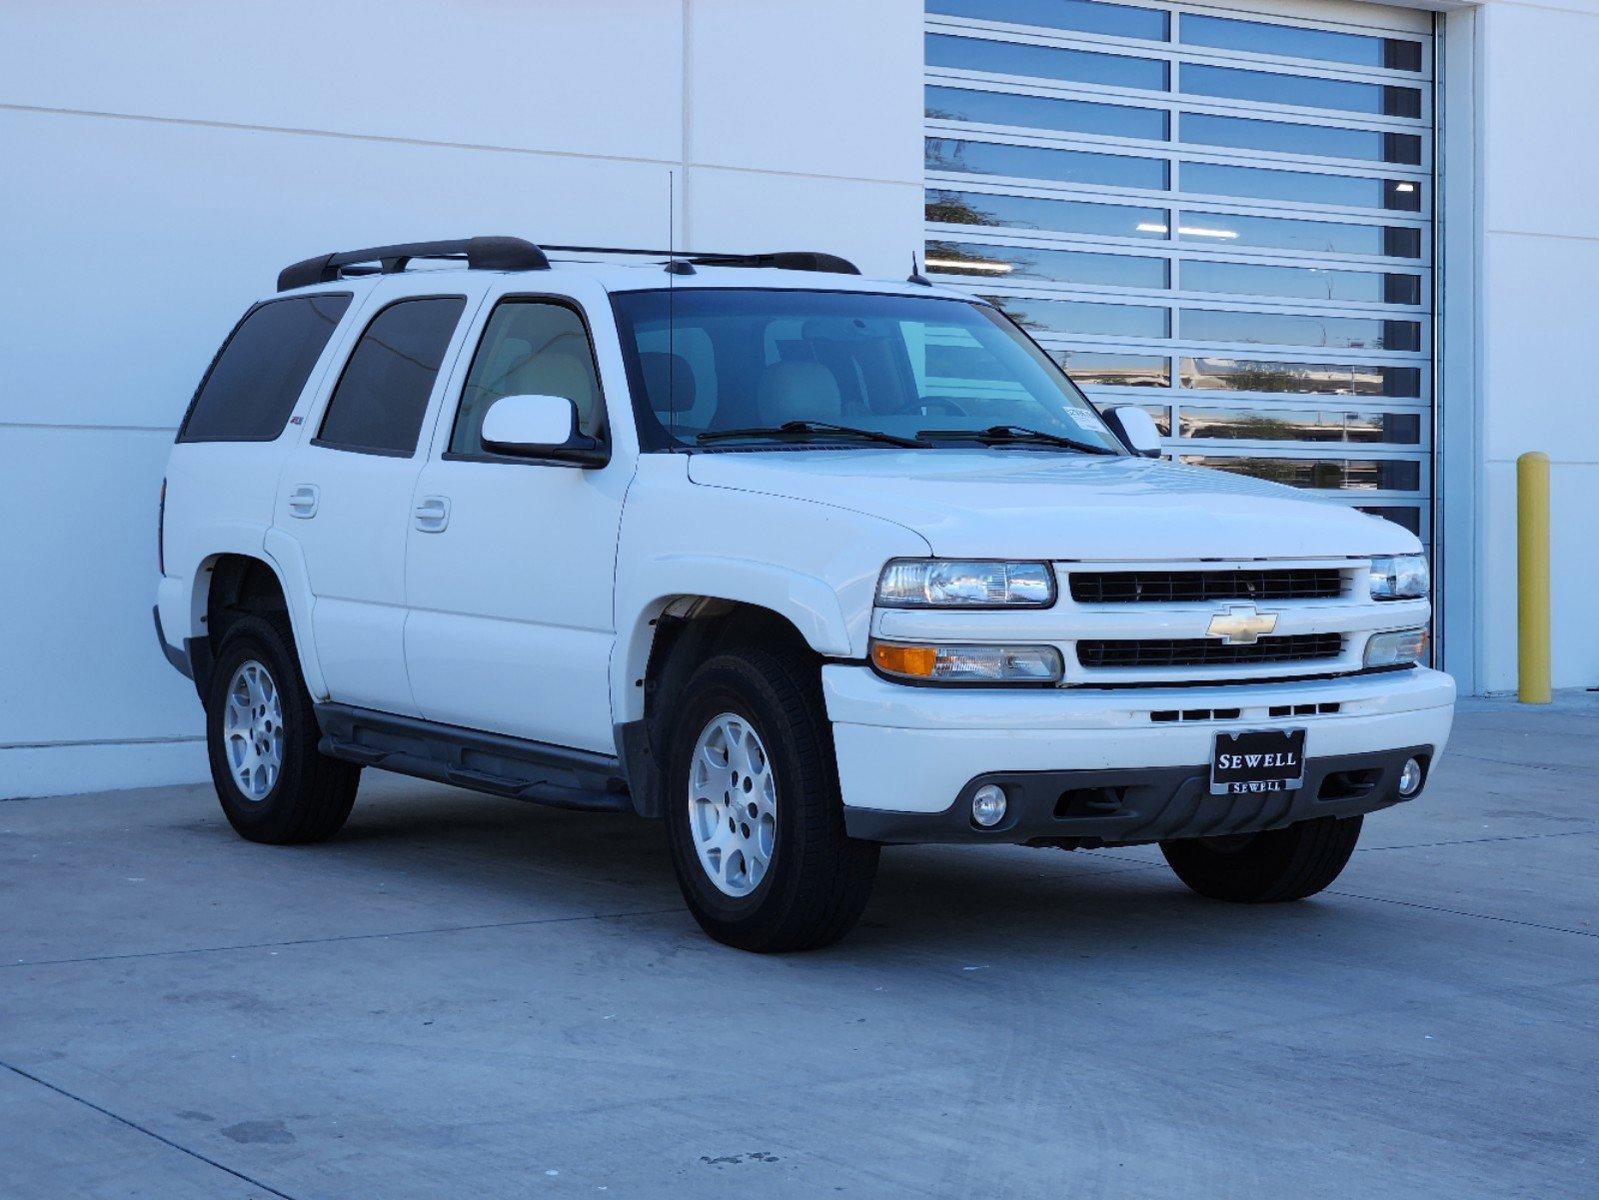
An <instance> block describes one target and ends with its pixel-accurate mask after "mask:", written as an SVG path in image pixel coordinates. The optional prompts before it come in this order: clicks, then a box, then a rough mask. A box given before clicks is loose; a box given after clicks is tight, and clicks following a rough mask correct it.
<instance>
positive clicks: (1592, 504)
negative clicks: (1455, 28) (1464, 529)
mask: <svg viewBox="0 0 1599 1200" xmlns="http://www.w3.org/2000/svg"><path fill="white" fill-rule="evenodd" d="M1478 20H1479V21H1480V22H1481V28H1480V30H1479V38H1478V54H1479V59H1480V62H1479V65H1478V69H1479V71H1480V80H1481V83H1480V89H1481V91H1480V98H1479V99H1480V109H1479V114H1478V117H1479V122H1480V127H1481V131H1480V144H1479V156H1480V159H1481V161H1480V164H1479V169H1480V172H1481V177H1482V180H1483V190H1482V216H1481V223H1482V247H1481V251H1480V254H1481V262H1480V270H1481V280H1482V284H1481V298H1480V303H1481V328H1482V335H1481V336H1482V344H1481V347H1480V355H1481V363H1482V366H1481V379H1480V388H1481V410H1482V427H1481V430H1480V443H1479V444H1480V446H1481V453H1482V457H1483V472H1482V482H1481V494H1480V495H1479V498H1478V500H1479V504H1480V506H1481V515H1482V523H1481V529H1482V547H1481V552H1480V563H1481V568H1480V569H1481V583H1480V587H1481V592H1480V600H1481V602H1480V607H1479V614H1480V615H1479V621H1480V630H1479V636H1480V638H1481V648H1480V649H1481V653H1480V663H1481V678H1480V679H1479V681H1478V682H1479V686H1480V687H1482V688H1484V689H1485V690H1492V691H1507V690H1512V689H1514V687H1515V685H1516V541H1515V505H1516V470H1515V459H1516V456H1517V455H1518V454H1520V453H1522V452H1523V451H1526V450H1543V451H1546V452H1547V453H1548V454H1549V456H1550V459H1551V460H1552V466H1551V497H1552V507H1553V522H1552V525H1553V528H1552V534H1551V537H1552V543H1553V544H1552V551H1553V556H1554V559H1553V572H1552V577H1553V597H1552V607H1553V618H1554V630H1553V639H1554V683H1555V686H1556V687H1577V686H1590V685H1593V684H1596V683H1599V622H1596V621H1595V620H1594V618H1593V613H1594V597H1595V596H1599V553H1596V552H1595V551H1596V548H1599V534H1596V532H1595V530H1596V527H1599V526H1596V518H1595V511H1596V510H1599V383H1596V375H1595V371H1594V349H1595V347H1596V346H1599V204H1596V203H1595V197H1596V196H1599V132H1596V126H1595V116H1594V95H1595V93H1594V61H1595V58H1596V57H1599V5H1596V4H1594V3H1592V2H1591V0H1580V2H1579V0H1573V2H1569V3H1560V2H1559V0H1555V2H1554V3H1549V2H1547V0H1539V2H1538V3H1536V4H1533V3H1527V4H1523V3H1519V2H1514V0H1492V2H1490V3H1488V4H1486V5H1485V6H1484V7H1483V8H1482V9H1481V10H1479V13H1478ZM1446 403H1447V399H1446Z"/></svg>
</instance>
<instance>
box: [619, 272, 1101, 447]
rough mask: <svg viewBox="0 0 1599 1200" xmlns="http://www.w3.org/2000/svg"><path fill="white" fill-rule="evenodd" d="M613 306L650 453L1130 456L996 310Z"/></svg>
mask: <svg viewBox="0 0 1599 1200" xmlns="http://www.w3.org/2000/svg"><path fill="white" fill-rule="evenodd" d="M612 302H613V304H614V306H615V309H616V316H617V323H618V326H619V327H620V330H621V337H622V350H623V354H624V355H625V357H626V358H627V359H628V371H629V374H630V376H631V378H632V380H633V392H634V410H635V412H636V413H637V415H638V423H639V433H640V438H641V441H642V442H643V445H644V448H645V449H654V450H659V449H665V448H670V447H674V446H699V447H713V446H722V447H730V446H738V447H740V448H748V447H750V446H755V445H761V444H772V445H776V444H780V443H784V442H792V441H794V440H796V439H799V440H803V441H805V442H807V443H819V444H827V445H832V444H834V443H838V444H847V445H850V446H852V447H853V446H857V445H858V446H861V447H868V446H891V445H895V444H898V445H902V446H903V445H905V444H910V445H916V446H921V445H925V446H927V447H929V448H931V447H935V446H959V445H967V446H972V445H993V446H999V445H1005V446H1010V447H1017V446H1027V447H1039V448H1043V449H1054V450H1057V451H1059V450H1066V451H1068V452H1097V453H1121V446H1120V443H1119V442H1117V440H1116V438H1115V436H1114V435H1113V434H1111V432H1110V431H1109V430H1108V429H1107V428H1106V427H1105V424H1104V422H1102V421H1101V420H1100V418H1099V414H1098V413H1096V412H1095V411H1094V409H1093V406H1092V405H1090V404H1089V402H1088V400H1087V399H1086V398H1085V397H1084V396H1083V393H1082V392H1081V391H1079V390H1078V388H1077V386H1076V385H1075V384H1073V383H1072V381H1071V380H1069V379H1068V378H1066V375H1065V373H1064V372H1063V371H1062V370H1061V369H1060V368H1059V367H1058V366H1056V364H1055V363H1054V361H1053V360H1051V359H1050V358H1049V356H1048V355H1046V354H1045V353H1044V352H1043V351H1042V350H1040V349H1039V348H1038V347H1037V346H1036V345H1034V344H1033V343H1032V342H1031V341H1030V340H1029V339H1028V338H1026V337H1024V336H1023V335H1022V334H1021V333H1019V332H1018V331H1017V329H1016V328H1015V327H1014V326H1013V325H1011V323H1010V322H1009V321H1008V320H1007V319H1006V318H1004V317H1003V316H1001V315H1000V314H999V313H997V312H996V311H994V310H993V309H992V308H990V307H988V306H987V305H981V304H974V303H970V302H968V301H964V300H950V299H939V298H936V297H931V296H928V297H922V296H897V295H879V294H871V293H864V292H823V291H793V290H762V289H756V288H697V287H696V288H679V289H677V290H676V291H675V292H671V291H668V290H667V289H660V290H655V291H645V292H620V293H617V294H616V295H615V296H613V297H612ZM785 427H786V428H785ZM883 435H887V436H883ZM965 435H971V436H965Z"/></svg>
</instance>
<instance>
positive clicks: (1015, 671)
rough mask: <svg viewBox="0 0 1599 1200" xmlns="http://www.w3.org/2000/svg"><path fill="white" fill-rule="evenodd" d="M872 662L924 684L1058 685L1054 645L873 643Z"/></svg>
mask: <svg viewBox="0 0 1599 1200" xmlns="http://www.w3.org/2000/svg"><path fill="white" fill-rule="evenodd" d="M872 662H873V663H874V664H875V665H876V667H877V669H878V670H879V671H881V672H883V674H885V675H892V676H894V677H895V678H896V679H912V680H919V681H921V682H924V683H1058V682H1060V678H1061V675H1062V673H1063V667H1062V664H1061V658H1060V651H1059V650H1057V649H1055V647H1053V646H927V645H909V644H906V643H904V642H873V643H872Z"/></svg>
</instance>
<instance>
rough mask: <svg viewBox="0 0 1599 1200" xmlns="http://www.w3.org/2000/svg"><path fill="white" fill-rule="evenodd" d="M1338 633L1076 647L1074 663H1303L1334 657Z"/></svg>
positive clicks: (1100, 665) (1082, 644) (1339, 646)
mask: <svg viewBox="0 0 1599 1200" xmlns="http://www.w3.org/2000/svg"><path fill="white" fill-rule="evenodd" d="M1343 648H1344V638H1343V635H1342V634H1339V633H1296V634H1292V635H1290V636H1288V637H1263V638H1261V639H1260V640H1259V641H1257V642H1252V643H1250V644H1249V645H1232V646H1229V645H1228V644H1227V643H1226V642H1220V641H1216V640H1214V639H1211V638H1180V639H1175V640H1173V639H1142V640H1136V641H1090V642H1078V643H1077V661H1078V662H1080V663H1082V664H1083V666H1085V667H1088V668H1089V669H1090V670H1097V669H1100V668H1106V667H1112V668H1114V667H1252V666H1257V665H1260V664H1264V663H1285V662H1307V661H1310V660H1312V659H1318V658H1337V657H1338V655H1339V654H1340V653H1341V652H1342V651H1343Z"/></svg>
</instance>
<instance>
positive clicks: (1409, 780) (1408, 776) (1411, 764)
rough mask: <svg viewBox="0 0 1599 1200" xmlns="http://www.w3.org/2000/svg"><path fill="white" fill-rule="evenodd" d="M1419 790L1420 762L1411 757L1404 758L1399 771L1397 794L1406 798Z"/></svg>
mask: <svg viewBox="0 0 1599 1200" xmlns="http://www.w3.org/2000/svg"><path fill="white" fill-rule="evenodd" d="M1419 791H1421V764H1420V763H1419V762H1417V761H1416V760H1415V759H1413V758H1407V759H1405V765H1404V767H1403V768H1401V770H1400V772H1399V794H1400V795H1401V796H1403V797H1405V798H1406V799H1407V800H1408V799H1409V798H1410V797H1411V796H1414V795H1415V794H1416V793H1417V792H1419Z"/></svg>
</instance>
